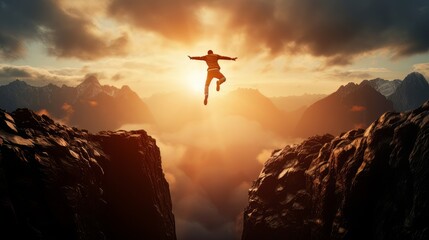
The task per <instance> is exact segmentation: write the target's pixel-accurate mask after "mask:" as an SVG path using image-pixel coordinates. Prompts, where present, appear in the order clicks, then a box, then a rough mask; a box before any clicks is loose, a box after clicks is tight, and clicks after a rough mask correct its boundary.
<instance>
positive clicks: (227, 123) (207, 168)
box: [134, 109, 283, 240]
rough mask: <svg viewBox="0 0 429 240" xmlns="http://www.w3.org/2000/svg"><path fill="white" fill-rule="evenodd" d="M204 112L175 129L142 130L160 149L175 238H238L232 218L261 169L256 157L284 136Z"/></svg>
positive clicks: (238, 119)
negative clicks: (168, 187)
mask: <svg viewBox="0 0 429 240" xmlns="http://www.w3.org/2000/svg"><path fill="white" fill-rule="evenodd" d="M205 112H206V114H207V115H206V116H207V117H206V118H203V119H201V120H198V121H191V122H190V123H189V124H188V125H185V126H184V127H182V128H180V129H179V130H178V131H175V132H169V133H166V132H156V131H154V130H152V129H150V128H148V126H145V127H146V128H145V129H146V130H147V131H148V132H149V134H151V135H152V136H153V137H154V138H155V139H156V140H157V145H158V146H159V147H160V150H161V155H162V162H163V169H164V171H165V172H166V176H168V179H169V183H170V192H171V195H172V201H173V212H174V214H175V216H176V223H177V231H178V233H177V234H178V239H231V240H233V239H239V236H240V234H241V232H238V231H237V230H236V225H237V223H236V221H237V219H238V218H239V216H240V215H241V214H242V211H243V209H244V207H245V206H246V205H247V193H248V189H249V187H250V186H251V182H252V181H253V180H254V179H255V178H256V177H257V176H258V174H259V172H260V170H261V168H262V164H261V162H259V161H260V160H259V158H262V157H263V156H267V155H268V152H267V149H275V148H278V147H280V146H282V143H283V140H282V139H280V137H278V136H277V135H274V134H273V133H271V132H268V131H266V130H265V129H263V128H262V126H261V125H260V124H258V123H257V122H254V121H251V120H248V119H245V118H243V117H239V116H231V115H226V116H225V115H219V114H216V112H217V111H211V110H210V109H207V110H206V111H205ZM134 127H136V126H134ZM243 136H244V137H243Z"/></svg>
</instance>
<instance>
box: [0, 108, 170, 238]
mask: <svg viewBox="0 0 429 240" xmlns="http://www.w3.org/2000/svg"><path fill="white" fill-rule="evenodd" d="M0 225H1V231H0V236H2V239H4V238H5V239H10V238H11V239H163V240H164V239H165V240H167V239H168V240H170V239H171V240H174V239H176V234H175V223H174V216H173V214H172V205H171V198H170V192H169V186H168V183H167V181H166V180H165V178H164V174H163V171H162V167H161V157H160V152H159V149H158V147H157V146H156V142H155V140H154V139H153V138H151V137H150V136H148V135H147V133H146V132H145V131H130V132H125V131H117V132H101V133H99V134H89V133H88V132H87V131H85V130H79V129H76V128H69V127H66V126H64V125H59V124H57V123H55V122H54V121H53V120H51V119H50V118H48V117H47V116H45V115H43V116H39V115H36V114H34V113H33V112H31V111H29V110H27V109H18V110H16V111H15V112H12V113H10V114H9V113H7V112H4V111H0Z"/></svg>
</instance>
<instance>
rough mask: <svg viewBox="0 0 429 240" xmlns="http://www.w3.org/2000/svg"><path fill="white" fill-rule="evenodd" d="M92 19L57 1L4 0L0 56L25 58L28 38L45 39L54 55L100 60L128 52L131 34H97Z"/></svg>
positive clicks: (0, 16) (0, 2) (0, 8)
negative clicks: (25, 43)
mask: <svg viewBox="0 0 429 240" xmlns="http://www.w3.org/2000/svg"><path fill="white" fill-rule="evenodd" d="M95 29H96V27H95V26H94V25H93V23H92V22H91V19H88V18H86V17H84V16H83V15H82V14H79V12H77V11H74V12H73V15H72V14H70V13H68V12H66V11H64V10H63V9H62V8H61V7H60V6H59V5H58V1H54V0H32V1H26V0H0V57H2V58H16V57H22V55H23V53H24V47H23V46H24V42H25V41H26V40H41V41H43V42H44V43H45V45H46V46H47V48H48V51H49V53H50V54H52V55H55V56H59V57H76V58H80V59H96V58H101V57H104V56H109V55H118V54H124V53H125V51H126V47H127V44H128V36H127V34H122V35H121V36H120V37H118V38H116V39H114V38H111V37H110V36H106V35H103V34H96V33H95Z"/></svg>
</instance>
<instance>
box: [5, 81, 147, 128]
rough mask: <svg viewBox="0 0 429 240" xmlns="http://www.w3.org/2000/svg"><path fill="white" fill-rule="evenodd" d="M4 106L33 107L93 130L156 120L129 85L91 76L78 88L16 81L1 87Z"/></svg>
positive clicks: (7, 108)
mask: <svg viewBox="0 0 429 240" xmlns="http://www.w3.org/2000/svg"><path fill="white" fill-rule="evenodd" d="M0 108H3V109H5V110H7V111H14V110H15V109H17V108H29V109H32V110H33V111H36V112H39V113H43V114H46V115H49V116H51V117H52V118H54V119H56V120H59V121H60V122H62V123H65V124H68V125H71V126H75V127H79V128H84V129H88V130H90V131H93V132H96V131H100V130H114V129H117V128H119V127H120V126H122V125H123V124H126V123H151V122H153V116H152V114H151V112H150V111H149V109H148V107H147V106H146V104H145V103H144V102H143V101H142V100H141V99H140V97H139V96H138V95H137V94H136V93H135V92H134V91H132V90H131V89H130V88H129V87H128V86H123V87H122V88H120V89H119V88H116V87H113V86H107V85H101V84H100V82H99V81H98V79H97V78H96V77H95V76H89V77H87V78H86V79H84V81H83V82H82V83H80V84H79V85H77V86H76V87H69V86H65V85H63V86H62V87H58V86H56V85H53V84H49V85H46V86H43V87H34V86H30V85H28V84H27V83H25V82H24V81H20V80H15V81H13V82H11V83H9V84H8V85H4V86H0Z"/></svg>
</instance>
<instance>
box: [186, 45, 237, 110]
mask: <svg viewBox="0 0 429 240" xmlns="http://www.w3.org/2000/svg"><path fill="white" fill-rule="evenodd" d="M188 57H189V59H191V60H204V61H206V63H207V66H208V68H207V78H206V85H205V87H204V95H205V97H204V105H207V100H208V98H209V86H210V82H211V81H212V79H213V78H217V79H218V80H217V82H216V91H219V90H220V85H221V84H222V83H224V82H225V81H226V78H225V76H224V75H223V74H222V73H221V72H220V66H219V63H218V62H217V61H218V60H220V59H223V60H233V61H235V60H236V59H237V58H236V57H235V58H231V57H225V56H221V55H218V54H214V53H213V51H212V50H209V51H208V52H207V55H205V56H202V57H191V56H189V55H188Z"/></svg>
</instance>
